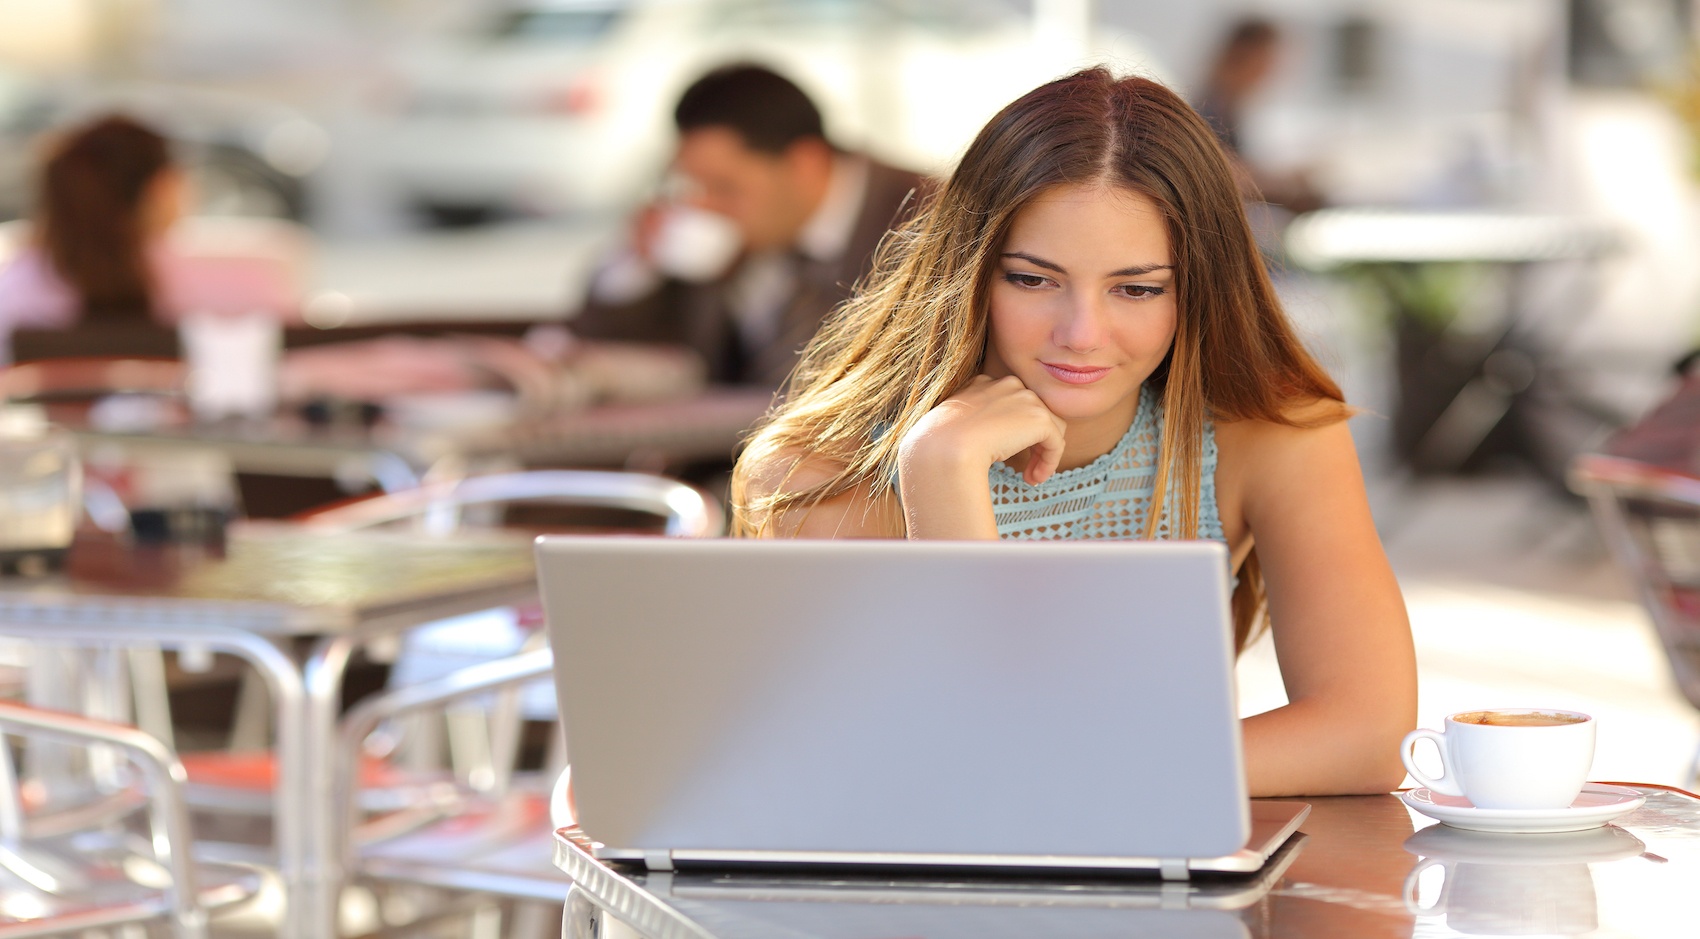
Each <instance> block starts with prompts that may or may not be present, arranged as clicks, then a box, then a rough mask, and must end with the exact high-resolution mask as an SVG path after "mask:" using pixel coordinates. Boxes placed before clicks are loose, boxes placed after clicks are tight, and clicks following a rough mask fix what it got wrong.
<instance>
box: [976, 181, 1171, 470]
mask: <svg viewBox="0 0 1700 939" xmlns="http://www.w3.org/2000/svg"><path fill="white" fill-rule="evenodd" d="M1173 264H1174V258H1173V257H1172V256H1171V254H1170V253H1169V234H1168V229H1167V227H1166V226H1165V225H1164V223H1163V218H1162V216H1161V215H1160V214H1159V211H1158V209H1157V206H1156V205H1155V204H1154V203H1153V202H1152V201H1151V200H1150V199H1148V198H1146V197H1145V196H1143V195H1140V194H1138V193H1135V192H1131V191H1128V190H1125V189H1118V188H1112V187H1107V186H1096V185H1094V186H1078V185H1070V186H1058V187H1056V188H1054V189H1050V190H1047V191H1045V192H1043V193H1041V194H1040V195H1039V196H1038V197H1037V198H1035V199H1034V200H1033V201H1032V202H1029V203H1028V204H1027V205H1026V206H1025V207H1023V208H1022V209H1021V210H1020V211H1019V212H1017V213H1016V216H1015V220H1014V223H1013V224H1012V225H1011V226H1010V230H1009V238H1008V239H1007V240H1006V241H1005V242H1004V245H1003V249H1002V251H1001V256H1000V257H999V259H998V267H997V271H996V275H995V277H994V279H993V283H992V289H991V324H990V339H989V340H988V344H987V349H986V372H987V373H988V374H990V375H992V376H993V377H1001V376H1004V375H1014V376H1015V377H1017V378H1019V379H1021V381H1022V383H1023V384H1025V385H1026V386H1027V387H1028V388H1029V389H1031V390H1032V391H1033V392H1034V393H1036V394H1037V395H1038V396H1039V398H1040V399H1041V400H1042V401H1044V402H1045V406H1046V407H1048V408H1050V410H1051V412H1052V413H1054V414H1056V415H1057V416H1058V417H1060V418H1062V419H1063V420H1065V421H1068V422H1069V423H1070V424H1071V425H1082V424H1085V425H1090V424H1093V423H1096V422H1102V423H1104V424H1105V425H1108V426H1109V427H1110V428H1112V429H1113V428H1116V427H1119V428H1120V429H1121V430H1125V429H1126V425H1127V423H1128V422H1130V421H1132V419H1133V414H1134V411H1135V410H1137V408H1138V406H1139V386H1140V384H1141V383H1142V382H1144V381H1145V379H1146V378H1149V377H1150V375H1151V373H1152V372H1153V371H1154V370H1155V369H1156V368H1157V366H1158V365H1159V364H1161V363H1162V361H1163V357H1164V356H1165V355H1167V354H1168V351H1169V345H1170V344H1171V343H1172V342H1173V341H1174V338H1175V320H1176V309H1175V290H1174V286H1175V272H1174V267H1173ZM1119 436H1120V432H1119V431H1116V433H1115V437H1119ZM1115 437H1112V438H1111V439H1112V441H1113V440H1114V439H1115Z"/></svg>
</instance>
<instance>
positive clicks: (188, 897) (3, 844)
mask: <svg viewBox="0 0 1700 939" xmlns="http://www.w3.org/2000/svg"><path fill="white" fill-rule="evenodd" d="M4 734H11V735H18V736H26V737H40V738H45V739H50V740H55V741H58V742H62V743H72V744H78V745H83V746H94V745H109V746H113V747H117V748H119V749H120V750H122V751H123V752H124V753H125V754H127V755H128V756H129V757H130V759H131V760H132V762H134V763H135V764H136V765H137V766H139V767H140V768H141V770H142V773H143V775H144V776H145V777H146V780H147V782H146V789H147V791H148V792H149V793H150V795H149V810H150V811H149V814H150V816H151V820H152V825H153V833H154V836H153V846H154V853H155V855H157V857H158V860H159V861H160V863H161V864H163V865H164V866H165V868H166V870H168V871H169V872H170V874H171V886H170V887H168V888H166V889H165V891H164V899H165V903H164V907H163V909H161V906H160V905H159V904H154V903H141V904H131V905H128V906H122V907H116V908H114V909H112V910H109V911H101V912H100V913H98V914H82V915H75V916H71V917H59V918H57V921H43V922H42V923H40V924H25V925H21V926H19V927H11V926H0V936H3V937H6V939H15V937H23V936H38V935H52V934H58V933H65V932H76V931H79V930H84V929H95V928H102V927H109V926H117V925H121V924H125V923H133V922H142V921H146V920H150V919H155V918H158V917H160V916H161V915H164V916H166V917H168V918H169V919H170V920H171V922H172V924H173V926H174V927H175V928H176V930H177V933H178V935H180V936H185V937H197V939H198V937H204V936H205V935H206V929H207V912H206V910H205V909H204V908H203V907H202V906H201V902H200V895H199V891H198V888H197V877H196V874H195V867H194V863H193V861H192V859H191V857H190V848H189V845H190V843H191V842H190V829H189V811H188V807H187V806H186V804H185V803H184V800H183V785H184V784H185V783H186V782H187V781H188V776H187V774H186V773H185V772H184V771H183V764H182V763H181V762H179V761H178V759H177V756H176V754H174V753H172V752H171V750H170V749H168V748H167V747H166V746H165V745H164V744H162V743H160V742H159V740H157V739H155V738H154V737H153V736H152V735H151V734H148V733H145V732H143V731H141V730H138V729H136V728H134V727H126V726H124V725H121V724H112V723H108V722H106V721H97V720H91V719H89V718H86V717H82V716H79V715H76V714H67V713H64V712H60V711H48V710H43V709H40V708H32V707H29V706H27V705H22V704H17V703H14V702H9V701H0V735H4ZM0 762H3V763H4V769H3V771H0V772H3V774H4V778H3V779H0V782H3V783H5V784H7V785H5V787H4V791H0V851H5V852H6V853H7V854H8V855H10V856H12V857H14V858H15V857H16V854H15V849H16V848H17V847H18V846H19V845H20V844H22V841H23V837H24V816H23V807H22V805H21V804H20V803H19V801H18V798H17V788H16V785H15V784H14V779H13V773H12V766H11V761H10V757H9V756H5V755H0Z"/></svg>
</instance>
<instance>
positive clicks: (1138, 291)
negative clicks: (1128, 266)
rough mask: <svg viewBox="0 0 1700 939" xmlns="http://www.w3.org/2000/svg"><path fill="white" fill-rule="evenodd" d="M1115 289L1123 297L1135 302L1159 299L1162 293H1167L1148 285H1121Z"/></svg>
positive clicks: (1162, 289)
mask: <svg viewBox="0 0 1700 939" xmlns="http://www.w3.org/2000/svg"><path fill="white" fill-rule="evenodd" d="M1116 289H1117V290H1120V291H1121V292H1122V295H1123V296H1125V297H1132V298H1133V299H1135V300H1149V299H1151V298H1152V297H1161V296H1162V295H1163V294H1164V293H1167V291H1166V290H1165V289H1164V288H1162V287H1153V286H1151V285H1149V284H1123V285H1122V286H1120V287H1117V288H1116Z"/></svg>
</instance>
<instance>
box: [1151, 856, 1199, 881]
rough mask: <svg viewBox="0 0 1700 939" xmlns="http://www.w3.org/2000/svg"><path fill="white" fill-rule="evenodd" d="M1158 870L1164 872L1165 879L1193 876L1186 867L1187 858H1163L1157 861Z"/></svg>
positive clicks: (1183, 878)
mask: <svg viewBox="0 0 1700 939" xmlns="http://www.w3.org/2000/svg"><path fill="white" fill-rule="evenodd" d="M1157 870H1159V871H1161V872H1162V874H1163V879H1164V880H1188V879H1190V878H1191V877H1192V874H1191V873H1190V872H1189V871H1188V870H1187V868H1186V859H1185V858H1172V857H1166V858H1162V859H1160V860H1159V861H1158V862H1157Z"/></svg>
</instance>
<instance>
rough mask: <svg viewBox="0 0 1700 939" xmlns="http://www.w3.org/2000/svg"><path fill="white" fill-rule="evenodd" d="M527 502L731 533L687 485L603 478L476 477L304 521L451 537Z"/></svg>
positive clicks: (589, 473) (669, 527)
mask: <svg viewBox="0 0 1700 939" xmlns="http://www.w3.org/2000/svg"><path fill="white" fill-rule="evenodd" d="M523 502H531V503H546V504H551V505H561V506H580V507H594V508H608V509H622V510H626V511H631V512H641V513H646V514H650V515H654V516H656V517H658V518H660V519H662V520H663V521H664V525H665V527H664V532H663V533H664V534H667V535H670V536H674V537H682V538H706V537H712V536H714V535H718V534H720V533H721V532H722V531H724V530H725V526H726V515H725V512H724V510H722V509H721V507H720V504H719V503H718V502H716V501H715V500H714V499H713V498H711V497H709V496H707V495H704V494H703V493H702V492H699V491H698V490H696V489H695V488H693V487H691V486H688V485H686V484H684V483H682V482H679V481H677V480H673V479H667V478H665V477H661V476H651V475H648V474H644V473H621V472H606V471H599V470H532V471H528V472H519V473H498V474H493V475H488V476H471V477H468V478H466V479H461V480H455V481H451V482H442V483H430V484H427V485H424V486H420V487H419V488H417V489H407V490H402V491H400V492H393V493H386V494H383V495H377V496H373V497H371V498H367V499H362V500H360V501H356V502H350V503H344V504H342V505H337V506H332V507H330V508H327V509H322V510H320V511H317V512H312V513H309V514H307V515H304V516H302V517H301V518H300V521H302V522H303V523H304V524H307V525H309V526H312V527H314V528H320V529H329V530H333V531H349V530H354V529H360V528H372V527H376V526H380V525H390V524H395V523H397V522H404V521H408V520H417V521H418V522H419V523H420V524H421V526H422V527H423V528H424V529H425V530H426V531H428V532H431V533H434V534H437V533H441V534H447V533H448V532H451V531H453V530H455V529H456V528H457V527H459V525H460V523H461V513H460V510H461V509H463V508H466V507H470V506H478V505H495V504H508V503H523Z"/></svg>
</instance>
